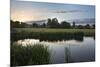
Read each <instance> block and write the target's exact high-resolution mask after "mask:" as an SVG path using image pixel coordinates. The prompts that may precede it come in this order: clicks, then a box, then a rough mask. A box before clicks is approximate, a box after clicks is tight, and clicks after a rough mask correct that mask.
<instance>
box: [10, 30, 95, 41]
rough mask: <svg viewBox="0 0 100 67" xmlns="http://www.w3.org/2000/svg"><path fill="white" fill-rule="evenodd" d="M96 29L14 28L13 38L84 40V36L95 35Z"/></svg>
mask: <svg viewBox="0 0 100 67" xmlns="http://www.w3.org/2000/svg"><path fill="white" fill-rule="evenodd" d="M94 35H95V29H48V28H14V29H12V31H11V38H12V40H14V39H15V40H18V39H25V38H35V39H40V40H60V39H61V40H64V39H65V40H66V39H77V40H82V38H83V36H94Z"/></svg>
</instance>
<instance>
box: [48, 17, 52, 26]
mask: <svg viewBox="0 0 100 67" xmlns="http://www.w3.org/2000/svg"><path fill="white" fill-rule="evenodd" d="M51 22H52V20H51V19H50V18H49V19H48V21H47V27H48V28H50V27H51Z"/></svg>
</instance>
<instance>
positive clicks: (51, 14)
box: [11, 0, 95, 21]
mask: <svg viewBox="0 0 100 67" xmlns="http://www.w3.org/2000/svg"><path fill="white" fill-rule="evenodd" d="M55 17H56V18H58V20H59V21H64V20H66V21H68V20H75V19H85V18H95V6H90V5H84V6H83V5H74V4H73V5H72V4H57V3H41V2H28V1H15V0H11V19H12V20H14V21H36V20H44V19H48V18H55Z"/></svg>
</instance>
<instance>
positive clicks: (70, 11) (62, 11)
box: [54, 10, 85, 13]
mask: <svg viewBox="0 0 100 67" xmlns="http://www.w3.org/2000/svg"><path fill="white" fill-rule="evenodd" d="M77 12H85V11H82V10H60V11H55V12H54V13H77Z"/></svg>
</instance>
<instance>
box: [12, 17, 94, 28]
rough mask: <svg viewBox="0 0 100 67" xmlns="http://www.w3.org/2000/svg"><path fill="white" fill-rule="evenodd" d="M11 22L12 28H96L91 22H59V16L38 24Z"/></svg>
mask: <svg viewBox="0 0 100 67" xmlns="http://www.w3.org/2000/svg"><path fill="white" fill-rule="evenodd" d="M10 23H11V28H25V27H31V28H66V29H71V28H76V29H77V28H78V29H91V28H92V29H94V28H95V24H93V25H90V24H86V25H76V22H73V23H72V25H71V24H70V23H69V22H67V21H62V22H61V23H59V22H58V19H57V18H53V19H50V18H48V20H47V23H43V24H41V25H40V24H37V23H33V24H32V25H29V24H26V23H23V22H19V21H13V20H11V21H10Z"/></svg>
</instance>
